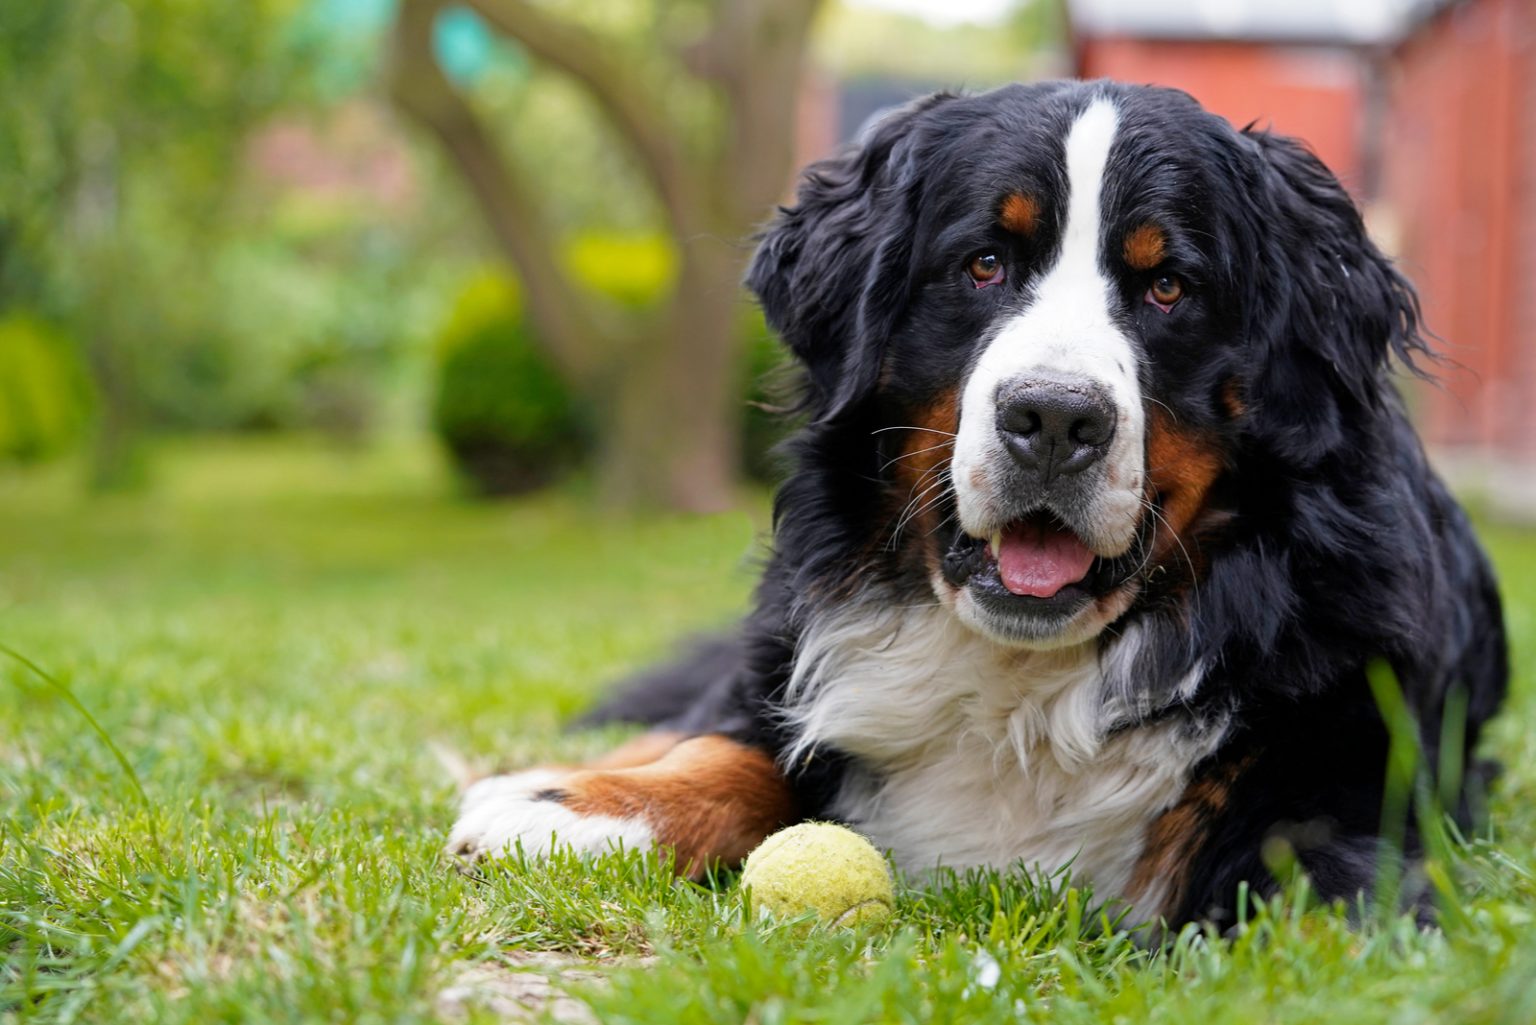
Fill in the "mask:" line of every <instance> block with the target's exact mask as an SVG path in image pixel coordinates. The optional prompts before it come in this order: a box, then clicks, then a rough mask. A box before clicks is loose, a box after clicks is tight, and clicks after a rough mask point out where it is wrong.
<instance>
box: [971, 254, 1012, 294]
mask: <svg viewBox="0 0 1536 1025" xmlns="http://www.w3.org/2000/svg"><path fill="white" fill-rule="evenodd" d="M965 272H966V273H967V274H969V275H970V276H971V280H972V281H974V282H976V287H977V288H986V287H987V286H988V285H995V284H997V283H998V282H1000V281H1002V280H1003V261H1002V258H1001V257H999V256H998V255H997V254H996V253H982V254H981V255H980V256H978V257H976V258H975V259H973V260H972V261H971V262H970V263H969V264H968V265H966V268H965Z"/></svg>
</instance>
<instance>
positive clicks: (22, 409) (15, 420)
mask: <svg viewBox="0 0 1536 1025" xmlns="http://www.w3.org/2000/svg"><path fill="white" fill-rule="evenodd" d="M90 409H91V389H90V381H89V378H88V377H87V375H86V372H85V368H84V367H83V366H82V364H81V362H80V356H79V353H78V352H77V351H76V349H75V345H74V343H73V342H72V341H71V340H70V339H69V338H67V337H65V336H64V334H63V333H62V332H60V331H58V330H57V329H55V328H52V327H50V326H49V325H47V324H45V323H44V322H43V321H42V320H40V319H38V318H37V317H35V316H32V315H30V314H26V313H11V314H8V315H6V316H4V317H0V460H5V459H14V460H20V461H32V460H40V459H46V458H48V457H50V456H55V455H59V454H60V453H63V452H65V451H67V450H68V449H69V448H70V447H71V446H72V445H74V443H75V442H76V441H77V440H78V439H79V437H80V434H81V432H82V431H83V430H84V428H85V426H86V424H87V422H88V421H89V419H90Z"/></svg>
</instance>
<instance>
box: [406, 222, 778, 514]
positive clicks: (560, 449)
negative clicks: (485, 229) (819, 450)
mask: <svg viewBox="0 0 1536 1025" xmlns="http://www.w3.org/2000/svg"><path fill="white" fill-rule="evenodd" d="M563 260H564V262H565V265H566V267H567V268H568V269H569V271H570V272H571V274H572V276H573V277H575V278H576V279H577V280H578V281H579V282H581V284H582V285H584V286H585V287H587V288H590V289H592V290H593V291H594V292H596V293H598V294H599V295H601V296H602V297H603V298H605V299H607V300H609V301H611V302H612V303H614V304H615V305H616V306H617V307H618V308H619V309H620V310H622V311H624V313H625V315H626V316H632V317H635V318H637V319H640V320H646V319H648V318H652V317H654V316H656V314H657V307H658V305H659V303H660V302H661V300H662V299H663V298H664V297H665V296H666V295H667V294H668V293H669V291H670V290H671V288H672V283H673V279H674V278H675V276H676V273H677V255H676V253H675V252H674V251H673V250H672V248H671V246H670V245H668V244H667V242H666V240H664V239H662V238H660V237H658V236H651V235H641V236H610V235H597V234H585V235H579V236H577V237H576V238H574V239H573V240H572V241H571V243H570V245H569V246H568V247H567V249H566V251H565V253H564V255H563ZM738 338H739V340H740V344H741V345H742V346H743V357H744V358H743V363H744V366H743V371H742V384H741V390H740V395H741V396H742V400H741V404H740V408H741V435H742V444H741V457H740V458H741V465H742V469H743V470H744V471H745V472H746V473H747V475H748V476H749V477H751V478H752V479H754V480H758V481H770V480H772V479H773V478H774V477H775V476H776V474H777V472H778V470H779V464H778V460H777V459H776V458H775V457H774V456H773V454H772V449H773V447H774V446H775V445H776V444H777V443H778V441H779V440H780V439H781V438H782V437H783V435H784V431H785V417H784V415H783V413H782V412H781V410H782V408H783V406H784V405H785V403H786V402H787V397H786V375H785V373H784V357H783V352H782V349H781V347H780V345H779V342H778V339H777V338H776V337H774V335H773V332H771V331H770V330H769V329H768V326H767V325H766V324H765V323H764V322H763V317H762V314H761V313H760V312H759V311H758V310H757V309H756V308H753V307H748V308H746V309H745V310H744V312H743V315H742V318H741V326H740V329H739V331H738ZM435 352H436V362H437V390H436V393H435V396H434V400H433V410H432V421H433V425H434V428H435V430H436V431H437V434H438V436H439V438H440V439H441V440H442V442H443V444H444V445H445V446H446V447H447V449H448V451H449V452H450V453H452V455H453V457H454V460H455V462H456V463H457V464H458V465H459V467H460V468H461V469H462V470H463V471H464V473H465V474H466V476H467V477H468V478H469V479H470V480H471V481H472V482H473V483H474V484H475V485H476V486H477V488H478V489H479V490H481V491H482V492H484V493H487V494H515V493H518V492H520V491H524V490H528V489H529V488H533V487H537V486H539V485H540V484H544V483H547V482H549V481H550V480H553V479H554V478H555V477H557V476H558V475H559V474H560V472H561V471H562V470H565V469H570V468H572V467H574V466H577V465H579V464H580V463H581V462H582V461H584V460H585V459H586V458H588V457H589V456H590V455H591V454H592V450H593V445H594V440H593V439H594V437H595V427H594V423H595V420H596V417H595V414H594V412H593V409H592V405H591V400H590V399H588V398H587V397H584V396H581V395H578V394H577V393H576V392H575V391H573V389H572V388H571V386H570V384H569V383H568V382H566V381H564V380H563V379H562V378H561V376H560V374H559V372H558V371H557V369H556V367H555V365H554V363H553V362H552V361H551V360H550V359H549V357H548V355H547V353H545V351H544V350H543V349H542V348H541V347H540V345H539V344H538V338H537V336H536V335H535V333H534V328H533V327H532V325H531V324H530V322H529V321H528V319H527V317H526V314H525V312H524V310H523V306H522V301H521V298H520V295H519V291H518V287H517V283H516V282H515V281H513V280H511V279H508V278H506V277H505V276H503V275H500V274H498V273H497V272H491V271H486V272H482V273H480V274H478V275H477V276H475V277H474V278H472V279H471V280H470V282H469V283H468V284H467V285H466V286H465V287H464V288H463V290H462V291H461V293H460V295H459V298H458V300H457V302H456V303H455V305H454V307H453V310H452V312H451V313H450V315H449V316H448V319H447V321H446V323H445V324H444V325H443V327H442V328H441V329H440V331H439V332H438V335H437V343H436V349H435Z"/></svg>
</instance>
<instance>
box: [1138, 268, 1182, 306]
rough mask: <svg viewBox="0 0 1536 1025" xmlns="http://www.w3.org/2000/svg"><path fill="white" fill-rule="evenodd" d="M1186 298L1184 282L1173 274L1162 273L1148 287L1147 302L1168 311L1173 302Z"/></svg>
mask: <svg viewBox="0 0 1536 1025" xmlns="http://www.w3.org/2000/svg"><path fill="white" fill-rule="evenodd" d="M1182 298H1184V282H1182V281H1180V280H1179V279H1178V278H1177V277H1175V276H1174V275H1172V274H1160V275H1158V278H1157V280H1156V281H1154V282H1152V287H1151V288H1149V289H1147V296H1146V300H1147V302H1149V303H1151V304H1152V305H1153V306H1156V307H1157V308H1158V309H1160V310H1162V311H1163V312H1164V313H1167V312H1168V311H1169V310H1171V309H1173V304H1174V303H1176V302H1178V301H1179V300H1180V299H1182Z"/></svg>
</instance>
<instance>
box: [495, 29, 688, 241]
mask: <svg viewBox="0 0 1536 1025" xmlns="http://www.w3.org/2000/svg"><path fill="white" fill-rule="evenodd" d="M468 3H469V5H470V6H471V7H473V8H474V9H475V10H476V11H478V12H479V13H480V15H481V16H482V17H484V18H485V20H486V21H487V22H488V23H490V24H491V25H492V26H494V27H495V28H496V29H498V30H499V31H501V32H503V33H505V34H506V35H508V36H511V37H512V38H513V39H516V40H517V41H518V42H519V43H521V44H522V45H523V46H524V47H526V48H527V50H528V52H530V53H531V54H533V55H534V56H535V57H537V58H538V59H540V60H542V61H544V62H545V63H547V64H549V65H551V66H553V67H556V68H558V69H560V70H561V71H563V72H565V73H566V74H568V75H570V76H571V77H572V78H574V79H575V80H576V81H578V82H580V83H581V84H582V86H584V87H585V88H586V90H587V92H588V93H590V94H591V96H592V98H593V99H594V100H596V101H597V105H598V107H599V108H600V109H601V110H602V111H603V113H604V115H605V116H606V117H607V119H608V120H609V122H610V123H611V124H612V125H613V126H614V128H615V129H617V130H618V132H619V134H620V135H622V136H623V137H624V139H625V141H626V142H628V143H629V145H630V147H631V149H633V150H634V152H635V154H636V155H637V156H638V157H639V159H640V164H641V167H642V169H643V170H644V172H645V174H646V177H647V178H649V180H650V182H651V184H652V186H653V187H654V188H655V190H656V194H657V196H658V198H660V200H661V202H662V206H663V207H664V208H665V209H666V211H667V214H668V216H669V218H670V219H671V220H672V222H673V226H674V228H675V229H676V230H677V231H678V232H679V233H687V232H690V231H694V230H696V229H697V225H695V224H694V223H693V221H692V217H691V212H692V210H693V209H694V207H695V205H696V198H697V194H696V191H695V190H696V189H697V187H698V186H699V184H700V183H699V182H697V181H696V180H695V178H696V175H695V174H694V173H693V171H692V164H691V161H690V160H689V159H688V158H689V154H688V153H686V152H685V151H684V150H683V148H682V146H681V145H680V142H679V140H680V139H681V138H682V134H681V133H680V132H679V131H678V128H677V126H676V125H673V124H671V123H669V122H668V120H667V118H666V117H665V116H664V114H663V113H662V107H661V105H660V103H659V102H658V101H657V99H656V89H655V87H654V85H653V83H650V82H647V81H646V80H645V79H644V78H643V77H642V76H641V75H639V74H637V73H636V72H635V71H634V70H633V69H632V67H631V66H629V65H626V64H624V63H623V62H622V61H621V60H619V59H617V58H616V57H615V53H616V51H617V50H618V48H619V44H616V43H615V42H613V41H612V40H610V39H607V38H605V37H604V36H602V35H601V34H600V33H597V32H593V31H592V30H590V29H587V28H584V27H582V26H580V25H575V24H572V23H571V22H570V21H567V20H564V19H561V18H556V17H552V16H551V15H549V14H547V13H545V12H544V11H543V10H541V9H540V8H539V7H538V6H537V5H535V4H532V3H529V2H528V0H468Z"/></svg>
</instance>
